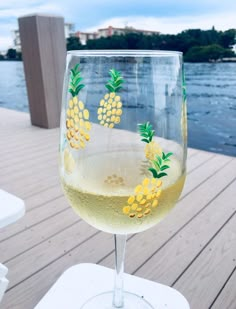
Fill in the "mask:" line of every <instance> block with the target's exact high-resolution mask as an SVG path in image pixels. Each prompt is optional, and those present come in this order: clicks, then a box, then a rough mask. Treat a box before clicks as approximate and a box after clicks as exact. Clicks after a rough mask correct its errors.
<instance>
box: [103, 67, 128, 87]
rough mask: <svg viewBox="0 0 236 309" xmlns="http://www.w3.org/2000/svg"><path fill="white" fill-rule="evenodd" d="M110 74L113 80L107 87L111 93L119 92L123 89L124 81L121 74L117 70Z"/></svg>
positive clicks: (111, 71)
mask: <svg viewBox="0 0 236 309" xmlns="http://www.w3.org/2000/svg"><path fill="white" fill-rule="evenodd" d="M109 74H110V76H111V79H110V80H109V81H108V82H107V84H106V85H105V87H106V88H107V89H108V90H109V92H118V91H119V90H120V89H121V88H122V84H123V82H124V79H123V77H122V76H121V73H120V72H119V71H116V70H115V69H111V70H110V71H109Z"/></svg>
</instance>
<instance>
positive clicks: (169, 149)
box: [60, 51, 187, 309]
mask: <svg viewBox="0 0 236 309" xmlns="http://www.w3.org/2000/svg"><path fill="white" fill-rule="evenodd" d="M186 132H187V127H186V92H185V84H184V78H183V70H182V55H181V53H179V52H166V51H73V52H68V55H67V68H66V73H65V79H64V91H63V102H62V112H61V134H60V176H61V182H62V186H63V190H64V193H65V196H66V197H67V199H68V201H69V203H70V205H71V206H72V208H73V209H74V210H75V212H76V213H77V214H78V215H79V216H80V217H81V218H82V219H84V220H85V221H86V222H87V223H89V224H90V225H92V226H94V227H95V228H97V229H99V230H102V231H104V232H108V233H113V234H115V247H116V276H115V288H114V291H113V292H107V293H104V294H101V295H98V296H94V297H93V298H92V299H90V300H88V301H87V302H86V303H85V304H84V306H83V307H82V308H84V309H89V308H96V309H100V308H104V309H105V308H124V309H129V308H132V309H133V308H153V307H152V305H151V304H149V303H148V302H147V301H146V300H145V299H143V298H141V297H139V296H138V295H134V294H132V293H126V292H123V281H122V273H123V260H124V251H125V242H126V235H127V234H129V233H138V232H142V231H145V230H147V229H149V228H151V227H153V226H154V225H156V224H157V223H158V222H160V221H161V220H162V219H163V218H164V217H165V216H166V215H167V214H168V213H169V212H170V211H171V209H172V208H173V207H174V206H175V204H176V202H177V200H178V198H179V196H180V194H181V191H182V188H183V185H184V181H185V171H186V140H187V138H186Z"/></svg>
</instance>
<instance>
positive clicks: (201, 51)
mask: <svg viewBox="0 0 236 309" xmlns="http://www.w3.org/2000/svg"><path fill="white" fill-rule="evenodd" d="M233 56H234V52H233V51H231V50H229V49H225V48H223V47H221V46H220V45H218V44H212V45H207V46H195V47H192V48H190V49H189V51H188V52H187V53H186V55H185V58H184V59H185V61H188V62H208V61H216V60H218V59H221V58H223V57H233Z"/></svg>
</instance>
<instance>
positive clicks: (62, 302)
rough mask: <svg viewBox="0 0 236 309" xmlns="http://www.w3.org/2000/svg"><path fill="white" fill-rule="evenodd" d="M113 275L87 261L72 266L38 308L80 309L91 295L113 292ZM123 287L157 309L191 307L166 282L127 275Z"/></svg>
mask: <svg viewBox="0 0 236 309" xmlns="http://www.w3.org/2000/svg"><path fill="white" fill-rule="evenodd" d="M113 276H114V270H112V269H110V268H106V267H104V266H100V265H95V264H89V263H85V264H78V265H75V266H72V267H70V268H69V269H67V270H66V271H65V272H64V273H63V274H62V275H61V277H60V278H59V279H58V280H57V281H56V283H55V284H54V285H53V286H52V287H51V289H50V290H49V291H48V292H47V293H46V295H45V296H44V297H43V298H42V300H41V301H40V302H39V303H38V305H37V306H36V307H35V309H52V308H57V309H65V308H69V309H79V308H81V306H82V305H83V304H84V303H85V302H86V300H88V299H89V298H91V297H92V296H94V295H97V294H100V293H104V292H107V291H111V290H112V288H113V280H114V278H113ZM124 287H125V291H128V292H131V293H134V294H137V295H140V296H141V297H143V298H144V299H146V300H147V301H148V302H149V303H150V304H152V306H153V307H154V308H155V309H190V306H189V304H188V302H187V300H186V299H185V298H184V296H183V295H182V294H180V293H179V292H178V291H177V290H175V289H173V288H170V287H168V286H166V285H163V284H159V283H156V282H153V281H149V280H146V279H142V278H139V277H136V276H132V275H128V274H124ZM110 308H111V307H110ZM94 309H96V308H94ZM104 309H107V308H104ZM134 309H137V308H134Z"/></svg>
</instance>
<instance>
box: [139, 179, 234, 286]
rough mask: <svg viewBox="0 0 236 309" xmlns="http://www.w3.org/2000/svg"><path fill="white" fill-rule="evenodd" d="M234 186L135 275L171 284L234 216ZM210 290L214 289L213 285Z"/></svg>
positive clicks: (224, 192) (228, 188) (223, 193)
mask: <svg viewBox="0 0 236 309" xmlns="http://www.w3.org/2000/svg"><path fill="white" fill-rule="evenodd" d="M235 185H236V182H233V183H232V184H231V185H230V186H229V187H227V188H226V189H225V190H224V191H223V192H222V193H221V194H220V196H218V197H217V198H216V199H214V200H213V201H212V202H211V203H210V204H209V205H208V206H207V207H206V208H204V209H203V211H202V212H201V213H200V214H199V215H198V216H197V217H196V218H194V220H192V221H190V222H189V224H187V225H186V226H184V228H183V229H182V230H181V231H180V232H179V233H177V234H176V235H175V236H174V237H173V238H172V239H170V241H169V242H167V244H166V245H165V246H164V247H162V248H161V249H160V250H158V251H157V252H156V254H154V255H153V256H152V257H151V258H149V260H147V261H146V262H145V264H144V265H143V266H142V267H140V268H139V269H138V271H137V272H136V274H137V275H138V276H145V277H147V278H149V279H150V280H154V281H158V282H161V283H164V284H167V285H172V284H173V283H174V282H175V280H176V279H177V278H178V277H179V276H181V274H182V273H183V272H184V271H185V269H186V268H187V267H188V266H189V265H190V264H191V263H192V261H193V260H194V259H195V258H196V257H197V256H198V254H199V253H200V252H201V251H202V250H203V248H205V247H206V246H207V245H208V243H210V242H211V241H212V239H213V238H214V237H216V236H217V233H218V231H219V229H221V228H222V227H223V226H224V225H225V224H226V223H227V221H228V220H229V218H231V216H232V215H234V214H235V212H236V205H235V204H234V203H233V200H234V199H235V198H236V190H235ZM222 205H224V207H222ZM200 227H201V228H200ZM208 289H211V285H210V286H208Z"/></svg>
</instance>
